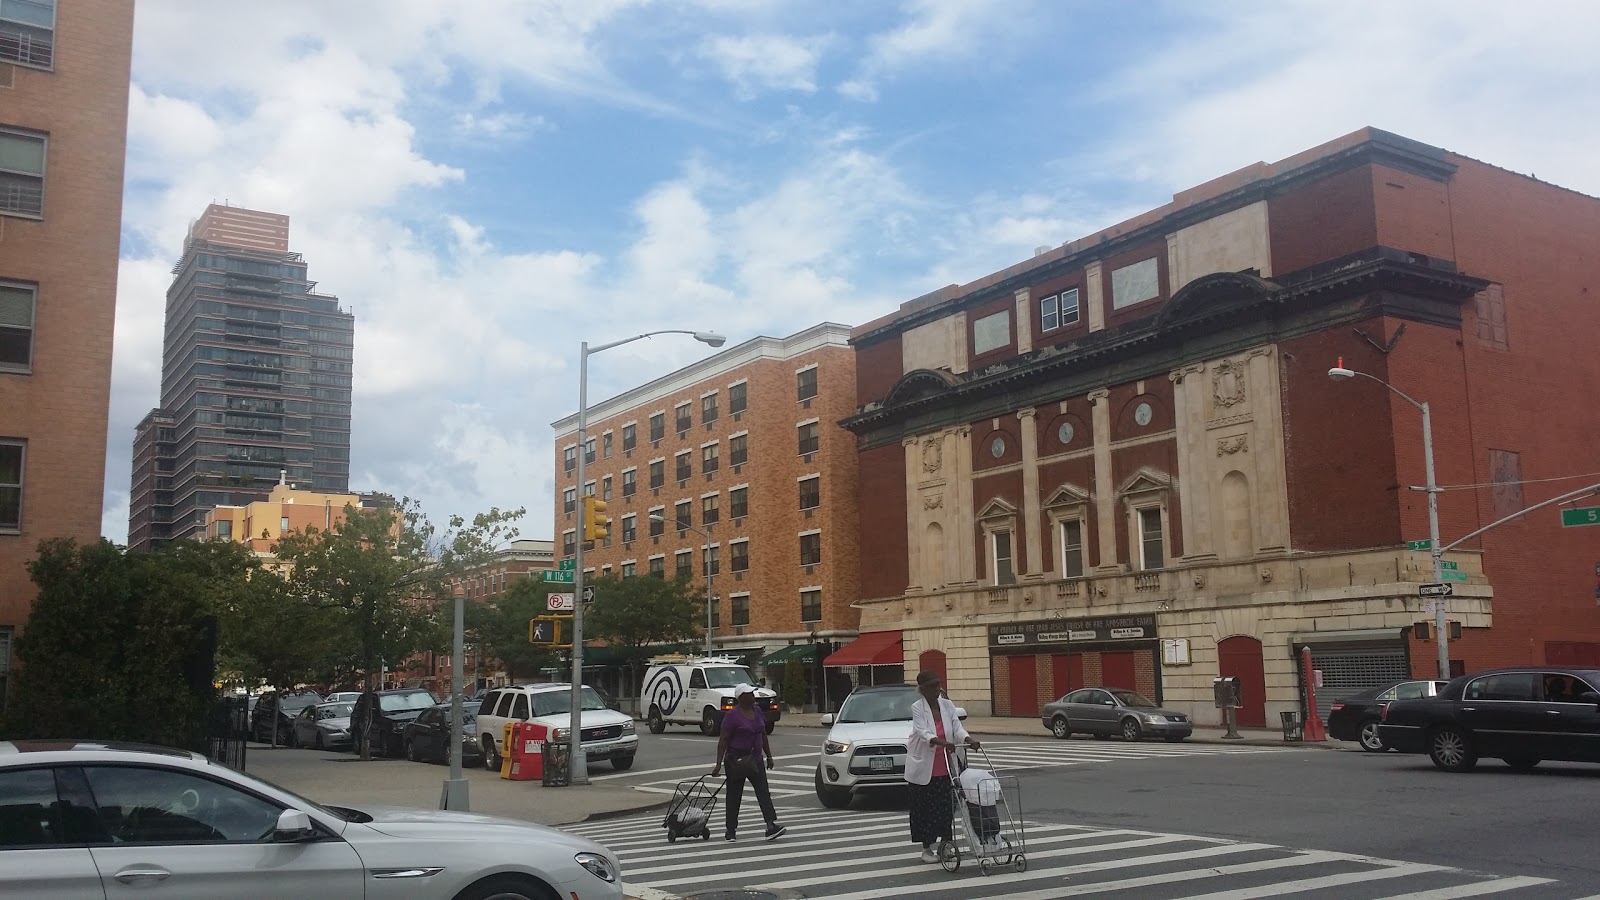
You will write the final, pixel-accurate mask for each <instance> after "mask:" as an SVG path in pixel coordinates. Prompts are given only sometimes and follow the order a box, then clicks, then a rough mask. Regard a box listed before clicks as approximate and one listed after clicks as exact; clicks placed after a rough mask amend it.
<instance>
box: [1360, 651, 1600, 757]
mask: <svg viewBox="0 0 1600 900" xmlns="http://www.w3.org/2000/svg"><path fill="white" fill-rule="evenodd" d="M1597 687H1600V671H1593V670H1586V669H1560V668H1554V667H1550V668H1519V669H1496V670H1492V671H1488V672H1479V673H1477V674H1475V675H1466V676H1463V677H1461V678H1456V679H1454V680H1452V681H1451V682H1450V683H1449V684H1447V685H1445V687H1444V690H1442V691H1440V692H1439V694H1438V696H1436V697H1430V698H1425V699H1421V700H1396V701H1394V702H1393V703H1390V704H1389V706H1388V708H1387V709H1386V710H1385V711H1384V715H1383V723H1382V724H1381V725H1379V726H1378V734H1379V736H1380V737H1381V738H1382V740H1383V742H1384V743H1385V744H1386V745H1388V746H1390V747H1393V748H1394V749H1396V750H1398V751H1400V752H1401V753H1426V754H1428V758H1429V759H1432V760H1433V764H1434V765H1436V766H1438V767H1439V768H1441V769H1444V770H1445V771H1447V772H1467V771H1471V770H1472V768H1473V767H1474V766H1476V765H1477V764H1478V760H1479V759H1481V758H1482V757H1485V756H1488V757H1495V758H1498V759H1500V760H1503V761H1504V762H1505V764H1506V765H1508V766H1510V767H1512V768H1513V769H1531V768H1533V767H1534V766H1537V765H1538V764H1539V763H1541V762H1543V761H1544V760H1547V759H1552V760H1562V761H1566V762H1600V691H1597V690H1596V688H1597Z"/></svg>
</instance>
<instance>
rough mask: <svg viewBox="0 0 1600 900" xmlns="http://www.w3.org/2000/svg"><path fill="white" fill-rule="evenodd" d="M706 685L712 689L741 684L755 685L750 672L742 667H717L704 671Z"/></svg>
mask: <svg viewBox="0 0 1600 900" xmlns="http://www.w3.org/2000/svg"><path fill="white" fill-rule="evenodd" d="M705 673H706V685H707V686H708V687H714V688H729V687H737V686H739V685H741V684H755V683H756V680H755V678H754V677H753V676H752V675H751V674H750V670H749V669H746V668H745V667H744V666H717V667H716V668H711V669H706V670H705Z"/></svg>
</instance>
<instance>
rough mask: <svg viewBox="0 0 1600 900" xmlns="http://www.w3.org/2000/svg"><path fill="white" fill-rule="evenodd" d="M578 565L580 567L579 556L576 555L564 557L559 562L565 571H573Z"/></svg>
mask: <svg viewBox="0 0 1600 900" xmlns="http://www.w3.org/2000/svg"><path fill="white" fill-rule="evenodd" d="M577 567H578V558H577V557H575V556H569V557H567V558H566V559H563V560H562V561H561V562H560V564H559V568H560V569H561V571H563V572H571V571H572V570H573V569H576V568H577Z"/></svg>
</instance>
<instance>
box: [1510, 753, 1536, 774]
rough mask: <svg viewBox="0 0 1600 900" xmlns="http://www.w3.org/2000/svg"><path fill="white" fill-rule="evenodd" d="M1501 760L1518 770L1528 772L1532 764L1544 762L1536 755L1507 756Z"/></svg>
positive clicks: (1531, 768)
mask: <svg viewBox="0 0 1600 900" xmlns="http://www.w3.org/2000/svg"><path fill="white" fill-rule="evenodd" d="M1503 761H1504V762H1505V764H1506V765H1508V766H1510V767H1511V768H1513V769H1516V770H1517V771H1518V772H1530V771H1532V770H1533V767H1534V766H1537V765H1538V764H1539V763H1541V762H1544V760H1542V759H1540V758H1539V757H1537V756H1507V757H1506V758H1505V759H1504V760H1503Z"/></svg>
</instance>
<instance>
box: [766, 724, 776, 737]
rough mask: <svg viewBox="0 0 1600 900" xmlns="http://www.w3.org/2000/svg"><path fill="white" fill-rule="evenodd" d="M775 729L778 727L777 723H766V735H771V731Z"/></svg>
mask: <svg viewBox="0 0 1600 900" xmlns="http://www.w3.org/2000/svg"><path fill="white" fill-rule="evenodd" d="M777 727H778V723H777V722H768V723H767V734H771V733H772V732H773V729H775V728H777Z"/></svg>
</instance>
